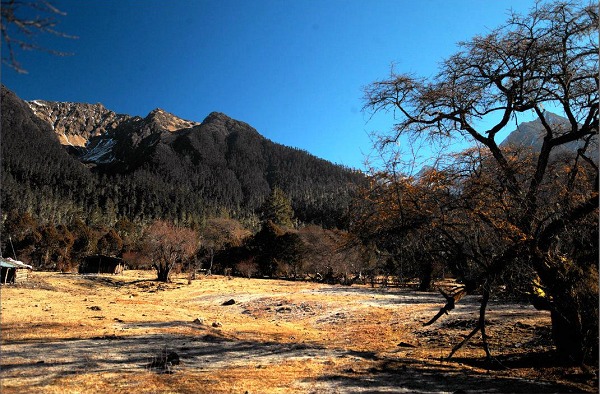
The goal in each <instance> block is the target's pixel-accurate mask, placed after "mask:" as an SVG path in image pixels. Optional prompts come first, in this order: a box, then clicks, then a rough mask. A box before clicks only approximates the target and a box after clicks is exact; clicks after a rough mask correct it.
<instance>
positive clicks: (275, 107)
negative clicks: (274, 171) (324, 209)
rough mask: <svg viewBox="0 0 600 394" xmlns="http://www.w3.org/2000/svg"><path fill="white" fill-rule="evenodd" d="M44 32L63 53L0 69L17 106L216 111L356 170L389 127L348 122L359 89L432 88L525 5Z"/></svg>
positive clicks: (81, 26) (67, 27)
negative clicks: (446, 66)
mask: <svg viewBox="0 0 600 394" xmlns="http://www.w3.org/2000/svg"><path fill="white" fill-rule="evenodd" d="M53 4H55V5H56V6H57V7H58V8H59V9H60V10H62V11H64V12H66V13H67V15H66V16H64V17H60V24H59V25H58V30H60V31H62V32H65V33H67V34H71V35H75V36H78V38H77V39H65V38H59V37H40V39H39V40H38V41H39V42H40V43H41V44H43V45H46V46H48V47H51V48H52V49H55V50H60V51H65V52H72V53H73V55H72V56H67V57H56V56H52V55H49V54H46V53H43V52H35V51H28V52H20V53H18V56H19V61H20V62H21V63H22V65H23V67H24V68H26V69H27V71H28V74H25V75H19V74H17V73H16V72H14V71H13V70H11V69H10V68H7V67H6V66H4V65H3V66H2V83H3V84H5V85H6V86H7V87H8V88H9V89H12V90H13V91H15V92H16V93H17V95H19V96H20V97H21V98H23V99H26V100H31V99H45V100H56V101H75V102H89V103H97V102H101V103H102V104H104V105H105V106H106V107H107V108H109V109H111V110H113V111H115V112H117V113H127V114H131V115H140V116H145V115H146V114H147V113H148V112H150V111H151V110H152V109H154V108H157V107H159V108H162V109H164V110H166V111H169V112H172V113H174V114H175V115H177V116H180V117H182V118H184V119H189V120H195V121H202V120H203V119H204V118H205V117H206V116H207V115H208V114H209V113H210V112H212V111H219V112H224V113H225V114H227V115H229V116H231V117H233V118H235V119H238V120H242V121H244V122H247V123H249V124H250V125H252V126H253V127H255V128H256V129H257V130H258V131H259V132H260V133H261V134H262V135H264V136H265V137H267V138H269V139H271V140H273V141H275V142H278V143H282V144H285V145H288V146H293V147H297V148H300V149H304V150H306V151H308V152H310V153H312V154H314V155H316V156H318V157H322V158H324V159H327V160H330V161H333V162H335V163H339V164H344V165H347V166H350V167H354V168H363V160H364V158H365V155H366V154H368V153H369V152H370V151H371V142H370V140H369V137H368V134H369V133H370V132H372V131H382V130H385V129H388V128H390V126H391V124H392V119H391V115H389V116H378V117H377V118H374V119H369V116H368V115H367V114H364V113H362V112H361V107H362V105H363V102H362V95H363V92H362V89H363V87H364V86H366V85H368V84H369V83H371V82H373V81H375V80H377V79H381V78H385V77H386V76H387V75H389V71H390V66H391V64H395V66H394V67H395V69H396V70H398V71H408V72H414V73H416V74H418V75H422V76H432V75H434V74H435V72H436V68H437V64H438V63H439V62H440V61H441V60H443V59H444V58H445V57H447V56H449V55H451V54H452V53H454V52H455V51H456V49H457V47H456V43H457V42H458V41H461V40H468V39H470V38H471V37H473V36H474V35H476V34H484V33H486V32H488V31H489V30H490V29H492V28H495V27H497V26H498V25H500V24H502V23H503V22H504V21H505V20H506V17H507V10H508V9H510V8H512V9H514V10H516V11H518V12H522V13H523V12H526V11H527V10H528V9H529V8H530V7H532V6H533V4H534V1H533V0H486V1H484V0H391V1H386V0H346V1H342V0H321V1H317V0H285V1H284V0H280V1H274V0H254V1H246V0H221V1H216V0H214V1H213V0H211V1H204V0H169V1H165V0H160V1H158V0H144V1H141V0H85V1H81V0H63V1H58V0H55V1H53Z"/></svg>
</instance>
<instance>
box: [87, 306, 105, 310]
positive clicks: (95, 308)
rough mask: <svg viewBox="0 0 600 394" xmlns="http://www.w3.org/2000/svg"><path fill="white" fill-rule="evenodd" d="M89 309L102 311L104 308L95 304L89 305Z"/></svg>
mask: <svg viewBox="0 0 600 394" xmlns="http://www.w3.org/2000/svg"><path fill="white" fill-rule="evenodd" d="M88 309H90V310H92V311H101V310H102V308H100V307H99V306H97V305H94V306H88Z"/></svg>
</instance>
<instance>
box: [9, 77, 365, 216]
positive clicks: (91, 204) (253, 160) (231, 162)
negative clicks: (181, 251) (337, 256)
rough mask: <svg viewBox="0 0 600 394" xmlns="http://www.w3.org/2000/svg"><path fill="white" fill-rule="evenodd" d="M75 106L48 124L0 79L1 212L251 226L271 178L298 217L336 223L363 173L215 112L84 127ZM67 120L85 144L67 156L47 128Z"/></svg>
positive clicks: (151, 116) (152, 116)
mask: <svg viewBox="0 0 600 394" xmlns="http://www.w3.org/2000/svg"><path fill="white" fill-rule="evenodd" d="M36 103H37V105H38V106H39V105H40V104H41V105H44V106H47V105H51V104H52V103H49V102H36ZM63 107H64V106H63ZM88 107H89V106H88ZM80 112H81V114H79V115H78V117H77V118H74V119H72V120H71V123H72V124H71V125H69V124H68V122H69V121H68V120H67V121H65V120H63V121H62V122H57V124H60V125H61V128H60V130H58V129H57V130H54V131H53V127H52V126H51V125H50V124H48V123H46V122H44V121H42V120H41V119H39V118H38V117H37V116H35V115H34V113H33V112H32V110H31V109H30V108H29V106H28V105H27V104H26V103H25V102H23V101H22V100H20V99H19V98H18V97H16V96H15V95H14V94H13V93H12V92H10V91H9V90H7V89H6V88H4V87H3V88H2V115H3V130H2V131H3V133H2V134H3V135H2V138H3V140H2V155H3V163H2V180H3V193H2V194H3V199H2V208H3V212H4V213H7V212H10V211H13V210H16V211H19V212H23V211H28V212H30V213H32V214H33V215H34V216H35V217H36V218H37V219H38V220H40V221H41V222H63V221H65V222H68V221H70V220H72V219H73V218H75V217H81V218H84V220H85V221H87V222H89V223H95V224H97V223H102V224H103V225H109V226H110V225H113V224H114V223H115V222H116V221H117V220H118V219H120V218H127V219H128V220H131V221H133V222H150V221H152V220H154V219H164V220H170V221H173V222H175V223H179V224H181V225H185V226H191V227H194V226H198V225H200V224H201V223H202V221H203V220H205V219H206V218H207V217H210V216H215V215H222V214H227V215H229V216H232V217H234V218H238V219H240V220H242V221H245V222H247V223H249V224H254V225H256V224H257V216H256V210H257V209H258V208H259V207H260V205H261V204H262V202H263V201H264V200H265V198H266V197H267V196H268V194H269V193H270V191H271V190H272V188H273V187H275V186H277V187H279V188H281V189H282V190H284V191H285V192H286V193H287V195H288V196H289V197H290V199H291V201H292V206H293V208H294V211H295V215H296V218H297V220H299V221H300V222H305V223H316V224H320V225H324V226H326V227H342V226H343V220H344V219H343V217H344V214H345V211H346V209H347V206H348V203H349V201H350V197H351V193H352V190H353V189H354V188H355V186H356V185H357V184H359V183H360V182H362V181H363V179H364V178H363V176H362V175H361V174H359V173H357V172H355V171H351V170H349V169H347V168H344V167H341V166H338V165H334V164H332V163H329V162H327V161H325V160H321V159H318V158H316V157H314V156H312V155H310V154H308V153H307V152H303V151H300V150H298V149H293V148H289V147H285V146H282V145H279V144H276V143H274V142H271V141H269V140H267V139H265V138H264V137H262V136H261V135H260V134H259V133H258V132H257V131H256V130H254V129H253V128H252V127H250V126H249V125H247V124H245V123H243V122H239V121H236V120H233V119H231V118H229V117H227V116H226V115H224V114H220V113H213V114H210V115H209V116H208V117H207V118H206V119H205V121H204V122H203V123H202V124H201V125H197V124H195V123H187V124H186V123H182V124H181V125H183V126H185V125H188V126H189V125H192V126H193V127H189V128H183V129H180V130H178V129H177V125H175V127H173V124H169V123H168V121H169V120H170V119H173V118H174V117H173V116H172V115H170V114H168V113H165V112H164V111H161V110H155V111H152V112H151V113H150V114H149V115H148V116H147V117H146V118H143V119H142V118H140V117H126V116H120V117H114V118H117V119H119V120H120V122H117V123H116V124H113V127H112V128H111V129H109V130H108V131H106V130H101V131H102V132H101V133H96V134H95V135H94V132H93V130H89V128H90V127H89V124H90V123H89V122H86V121H82V120H81V117H82V116H85V111H84V110H81V111H80ZM71 113H78V112H77V111H76V110H73V109H72V110H71ZM112 114H114V113H112ZM65 116H66V115H65ZM77 122H78V123H77ZM65 123H67V124H65ZM73 123H75V124H76V125H77V124H80V125H81V133H80V134H81V135H83V136H84V137H85V138H89V143H88V144H87V147H78V148H77V149H74V148H73V147H71V146H68V147H69V149H68V151H69V152H70V153H71V155H69V154H67V149H64V148H63V147H61V145H60V144H59V139H58V138H57V134H58V133H59V132H60V133H61V134H63V135H64V134H65V130H68V131H69V137H70V138H71V139H74V138H76V137H77V130H76V127H74V126H73ZM103 127H105V125H104V126H103ZM173 129H175V130H173ZM84 137H82V138H84ZM63 139H64V138H63ZM84 164H85V165H84Z"/></svg>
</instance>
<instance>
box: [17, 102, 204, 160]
mask: <svg viewBox="0 0 600 394" xmlns="http://www.w3.org/2000/svg"><path fill="white" fill-rule="evenodd" d="M27 104H28V105H29V107H30V108H31V109H32V111H33V113H34V114H35V115H36V116H37V117H38V118H40V119H41V120H43V121H45V122H47V123H49V124H50V125H51V126H52V129H53V130H54V132H55V133H56V135H57V136H58V139H59V141H60V143H61V144H62V145H66V146H72V147H78V148H86V146H87V145H88V143H90V140H91V139H92V138H93V137H100V136H103V135H106V134H110V133H111V132H114V131H115V130H117V129H118V128H119V127H120V126H121V125H123V124H124V123H127V122H135V123H137V124H138V125H139V128H140V129H141V130H142V133H143V132H144V131H145V132H146V133H147V134H148V133H152V132H156V131H167V132H175V131H178V130H181V129H185V128H189V127H194V126H197V125H199V124H200V123H198V122H194V121H190V120H186V119H182V118H180V117H178V116H175V115H173V114H171V113H169V112H167V111H165V110H163V109H161V108H156V109H154V110H152V111H151V112H150V113H148V115H147V116H146V117H145V118H141V117H139V116H131V115H127V114H117V113H116V112H114V111H112V110H109V109H107V108H106V107H105V106H104V105H103V104H101V103H97V104H88V103H74V102H57V101H46V100H31V101H27ZM144 129H145V130H144ZM91 148H93V147H91Z"/></svg>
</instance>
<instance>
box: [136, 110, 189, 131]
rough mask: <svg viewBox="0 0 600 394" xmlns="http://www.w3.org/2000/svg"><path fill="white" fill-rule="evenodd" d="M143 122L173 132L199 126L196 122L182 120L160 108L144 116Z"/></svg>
mask: <svg viewBox="0 0 600 394" xmlns="http://www.w3.org/2000/svg"><path fill="white" fill-rule="evenodd" d="M145 120H146V121H147V122H151V123H153V124H155V125H156V126H158V127H159V128H161V129H163V130H166V131H169V132H174V131H177V130H181V129H187V128H190V127H194V126H197V125H199V123H198V122H194V121H191V120H186V119H182V118H180V117H178V116H176V115H173V114H172V113H170V112H167V111H165V110H164V109H162V108H155V109H153V110H152V111H150V113H149V114H148V115H147V116H146V118H145Z"/></svg>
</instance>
